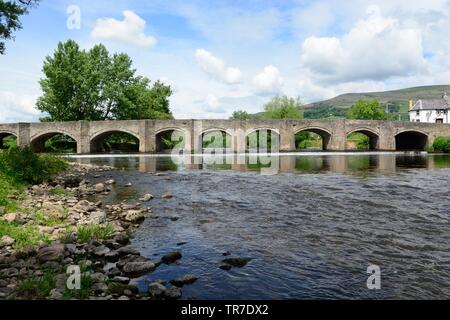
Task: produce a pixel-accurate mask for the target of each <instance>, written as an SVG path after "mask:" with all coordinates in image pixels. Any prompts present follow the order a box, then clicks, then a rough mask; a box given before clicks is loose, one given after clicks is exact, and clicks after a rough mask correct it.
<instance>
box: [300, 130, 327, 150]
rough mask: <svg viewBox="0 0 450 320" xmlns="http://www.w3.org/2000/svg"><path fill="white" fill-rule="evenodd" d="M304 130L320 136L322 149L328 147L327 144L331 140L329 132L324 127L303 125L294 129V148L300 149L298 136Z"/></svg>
mask: <svg viewBox="0 0 450 320" xmlns="http://www.w3.org/2000/svg"><path fill="white" fill-rule="evenodd" d="M306 132H312V133H314V134H316V135H318V136H320V137H321V138H322V148H321V149H322V150H327V149H328V144H329V142H330V140H331V132H330V131H329V130H327V129H325V128H321V127H305V128H300V129H297V130H296V131H294V136H295V141H296V142H295V149H297V150H298V149H302V148H300V146H299V144H300V143H301V138H300V137H299V135H300V134H302V133H306Z"/></svg>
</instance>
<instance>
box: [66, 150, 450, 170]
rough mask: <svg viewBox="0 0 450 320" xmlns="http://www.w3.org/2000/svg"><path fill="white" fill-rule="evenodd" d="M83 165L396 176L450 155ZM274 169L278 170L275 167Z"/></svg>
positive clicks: (130, 160) (118, 159)
mask: <svg viewBox="0 0 450 320" xmlns="http://www.w3.org/2000/svg"><path fill="white" fill-rule="evenodd" d="M72 160H74V161H78V162H80V163H86V164H87V163H90V164H97V165H108V166H112V167H116V168H120V169H126V170H139V171H141V172H161V171H187V170H233V171H240V172H245V171H260V170H261V169H263V168H266V169H267V168H271V167H272V169H275V170H274V171H273V173H275V174H277V173H296V172H297V173H326V172H333V173H347V174H352V173H354V174H358V173H381V174H394V173H396V172H397V171H398V170H405V169H413V168H422V169H439V168H449V167H450V156H448V155H432V154H395V153H390V154H389V153H378V154H377V153H373V154H320V153H317V154H312V153H311V154H300V155H292V154H286V155H283V154H281V155H276V156H274V155H267V156H255V155H251V156H248V155H247V156H245V155H226V156H224V155H220V156H215V157H212V156H211V155H208V156H203V157H202V156H198V155H177V156H170V155H157V156H152V155H145V156H142V155H123V156H114V157H96V156H92V157H78V156H74V157H73V158H72ZM273 167H275V168H273Z"/></svg>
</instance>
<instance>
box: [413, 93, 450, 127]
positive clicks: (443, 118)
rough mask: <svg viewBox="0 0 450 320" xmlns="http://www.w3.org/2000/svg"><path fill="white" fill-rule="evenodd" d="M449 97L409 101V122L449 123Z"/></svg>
mask: <svg viewBox="0 0 450 320" xmlns="http://www.w3.org/2000/svg"><path fill="white" fill-rule="evenodd" d="M449 113H450V97H449V96H448V95H447V94H444V95H443V96H442V98H441V99H430V100H418V101H417V102H416V103H415V104H414V103H413V102H412V101H410V105H409V120H410V121H411V122H425V123H450V114H449Z"/></svg>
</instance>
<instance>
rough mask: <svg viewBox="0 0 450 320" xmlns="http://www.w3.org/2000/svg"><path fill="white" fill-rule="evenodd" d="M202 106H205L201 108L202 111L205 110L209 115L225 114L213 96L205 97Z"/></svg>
mask: <svg viewBox="0 0 450 320" xmlns="http://www.w3.org/2000/svg"><path fill="white" fill-rule="evenodd" d="M204 104H205V107H204V108H203V110H205V111H206V112H209V113H225V112H226V110H225V108H223V106H221V104H220V102H219V99H218V98H217V97H216V96H215V95H213V94H208V95H207V96H206V98H205V101H204Z"/></svg>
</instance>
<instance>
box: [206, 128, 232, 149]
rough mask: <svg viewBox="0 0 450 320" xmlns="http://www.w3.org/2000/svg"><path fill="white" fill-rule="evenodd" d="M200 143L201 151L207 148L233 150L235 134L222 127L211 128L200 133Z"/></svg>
mask: <svg viewBox="0 0 450 320" xmlns="http://www.w3.org/2000/svg"><path fill="white" fill-rule="evenodd" d="M198 141H199V142H198V145H199V146H200V149H201V150H203V149H205V148H217V149H220V148H222V149H231V148H233V132H232V130H230V129H225V128H220V127H218V128H210V129H207V130H203V131H202V132H201V133H200V135H199V136H198Z"/></svg>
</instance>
